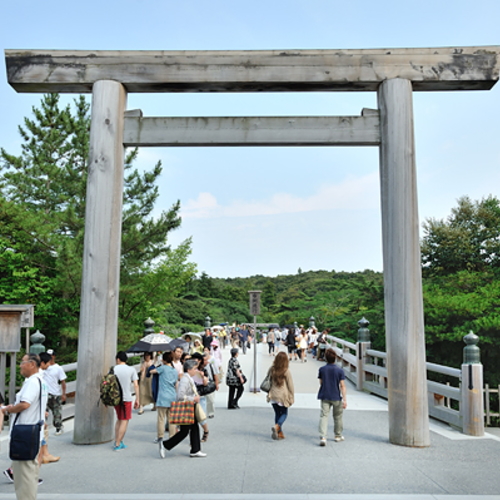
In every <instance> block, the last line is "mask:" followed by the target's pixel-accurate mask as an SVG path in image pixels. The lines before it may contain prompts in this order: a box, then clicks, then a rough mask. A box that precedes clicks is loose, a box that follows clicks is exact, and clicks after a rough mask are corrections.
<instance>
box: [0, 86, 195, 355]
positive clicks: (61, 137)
mask: <svg viewBox="0 0 500 500" xmlns="http://www.w3.org/2000/svg"><path fill="white" fill-rule="evenodd" d="M19 132H20V135H21V138H22V144H21V154H20V155H18V156H16V155H13V154H10V153H8V152H7V151H6V150H5V149H3V148H2V149H0V303H34V304H36V309H35V317H36V318H37V320H36V321H37V323H36V324H37V327H38V328H39V329H40V330H41V331H42V332H43V333H44V334H45V335H46V336H47V337H48V339H47V343H48V345H57V344H58V343H60V344H61V345H62V346H63V347H64V346H66V345H68V347H69V348H71V349H75V343H76V340H77V332H78V315H79V307H80V289H81V274H82V254H83V236H84V229H85V221H84V214H85V192H86V180H87V168H86V165H87V161H88V153H89V151H88V148H89V133H90V116H89V105H88V103H87V102H86V101H85V99H84V97H80V98H79V99H76V100H75V101H74V106H73V108H72V107H71V106H70V105H67V106H65V107H63V108H61V106H60V104H59V96H58V95H57V94H48V95H45V96H44V97H43V99H42V101H41V105H40V107H39V108H36V107H34V108H33V118H26V119H25V120H24V125H23V126H20V127H19ZM136 157H137V150H136V149H133V150H129V151H127V154H126V157H125V183H124V185H125V187H124V199H123V201H124V206H123V221H122V257H121V271H120V279H121V288H120V309H119V313H120V336H119V338H120V341H123V342H127V338H128V337H129V336H131V335H133V334H134V332H137V331H139V332H140V328H141V325H142V322H143V321H144V318H145V317H147V316H149V315H150V314H151V308H152V304H155V306H154V307H155V308H158V307H161V306H160V305H158V304H162V303H164V302H165V301H166V300H168V298H169V297H173V296H175V295H176V294H177V293H178V292H179V290H180V288H181V287H182V286H183V285H184V283H185V282H186V281H188V280H189V279H190V278H191V277H192V276H193V275H194V274H195V273H196V266H195V265H194V264H192V263H189V262H188V261H187V259H188V257H189V255H190V252H191V248H190V244H191V243H190V241H189V240H188V241H186V242H184V243H183V244H182V245H180V246H179V248H177V249H171V248H170V247H169V245H168V243H167V238H168V234H169V232H170V231H172V230H175V229H176V228H178V227H179V226H180V223H181V220H180V217H179V214H178V212H179V208H180V204H179V202H177V203H175V204H174V205H173V206H172V207H171V208H170V209H169V210H167V211H163V212H161V213H160V214H159V215H158V216H156V217H154V216H153V215H152V214H153V209H154V207H155V203H156V201H157V199H158V195H159V193H158V187H157V179H158V177H159V176H160V174H161V171H162V168H161V164H160V163H157V164H156V165H155V166H154V168H153V169H152V170H151V171H146V172H139V171H138V170H137V169H136V168H134V167H133V163H134V160H135V159H136Z"/></svg>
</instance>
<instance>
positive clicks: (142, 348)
mask: <svg viewBox="0 0 500 500" xmlns="http://www.w3.org/2000/svg"><path fill="white" fill-rule="evenodd" d="M170 342H172V339H171V338H170V337H168V336H167V335H164V334H163V333H150V334H149V335H146V336H145V337H143V338H142V339H141V340H139V341H138V342H136V343H135V344H134V345H133V346H132V347H129V348H128V349H127V352H155V351H166V350H168V349H167V347H168V344H169V343H170Z"/></svg>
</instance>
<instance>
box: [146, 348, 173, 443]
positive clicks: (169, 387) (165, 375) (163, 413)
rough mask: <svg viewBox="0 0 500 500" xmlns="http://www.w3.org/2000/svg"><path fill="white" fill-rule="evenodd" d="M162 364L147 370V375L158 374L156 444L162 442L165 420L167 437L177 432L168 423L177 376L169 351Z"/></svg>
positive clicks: (164, 354) (164, 355)
mask: <svg viewBox="0 0 500 500" xmlns="http://www.w3.org/2000/svg"><path fill="white" fill-rule="evenodd" d="M162 361H163V364H162V365H161V366H157V367H156V368H154V367H152V368H150V369H149V373H148V376H149V375H151V374H152V375H154V374H155V373H157V374H158V397H157V399H156V410H157V411H158V417H157V421H156V431H157V439H156V442H161V441H163V436H164V435H165V419H167V420H168V435H169V437H172V436H173V435H174V434H175V433H176V432H177V426H176V425H172V424H171V423H170V407H171V406H172V403H173V402H174V401H176V400H177V393H176V387H177V381H178V379H179V374H178V373H177V370H176V369H175V368H174V365H173V354H172V353H171V352H170V351H167V352H164V353H163V356H162Z"/></svg>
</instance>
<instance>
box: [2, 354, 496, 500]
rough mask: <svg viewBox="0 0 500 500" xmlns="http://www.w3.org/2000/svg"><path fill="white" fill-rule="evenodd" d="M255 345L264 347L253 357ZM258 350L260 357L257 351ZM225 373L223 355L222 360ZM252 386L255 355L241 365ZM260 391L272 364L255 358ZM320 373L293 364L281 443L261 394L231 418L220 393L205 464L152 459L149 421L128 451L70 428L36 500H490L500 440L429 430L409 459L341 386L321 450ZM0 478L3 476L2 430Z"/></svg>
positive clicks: (365, 402) (185, 449) (383, 412)
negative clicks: (337, 414)
mask: <svg viewBox="0 0 500 500" xmlns="http://www.w3.org/2000/svg"><path fill="white" fill-rule="evenodd" d="M263 348H264V346H262V350H263ZM259 350H260V348H259ZM224 354H225V364H226V363H227V357H228V356H229V351H228V350H226V351H225V352H224ZM240 361H241V364H242V366H243V369H244V372H245V373H246V375H247V377H248V379H249V383H250V384H247V385H253V384H252V369H251V366H252V361H253V351H252V350H250V351H249V352H248V353H247V354H246V355H240ZM259 361H260V364H261V367H260V373H259V377H258V380H259V381H260V380H261V379H262V378H263V376H264V373H265V370H266V368H267V366H269V364H270V362H271V361H272V358H270V357H268V356H267V354H265V353H264V352H262V353H260V355H259ZM319 366H321V365H320V363H318V362H317V361H315V360H312V359H310V360H309V361H308V362H307V363H298V362H293V363H292V367H291V369H292V373H293V377H294V382H295V385H296V392H297V394H296V404H295V405H294V406H293V407H292V408H291V409H290V411H289V417H288V420H287V421H286V423H285V426H284V432H285V435H286V439H285V440H283V441H273V440H272V439H271V426H272V425H273V411H272V409H271V407H270V405H269V404H267V403H266V401H265V395H264V394H251V393H249V392H247V391H246V392H245V395H244V397H243V398H242V400H241V401H240V405H241V409H240V410H232V411H229V410H227V409H226V408H225V406H226V402H227V389H226V387H224V388H223V389H222V390H221V391H220V392H219V393H218V394H217V398H216V404H217V408H216V416H215V418H214V419H211V420H209V426H210V438H209V441H208V442H207V443H206V444H203V445H202V449H203V451H205V452H206V453H207V454H208V456H207V457H206V458H190V457H189V444H188V440H186V441H185V442H183V443H181V444H180V445H179V446H178V447H177V448H175V449H174V450H172V451H170V452H166V458H165V459H163V460H162V459H160V457H159V454H158V446H157V445H155V444H154V443H153V439H154V437H155V429H156V413H155V412H152V411H149V409H146V411H145V413H144V414H143V415H141V416H139V415H137V414H136V413H135V414H134V416H133V419H132V421H131V423H130V426H129V430H128V432H127V435H126V437H125V443H126V444H127V446H128V448H127V449H126V450H123V451H120V452H113V451H112V449H111V443H106V444H102V445H94V446H76V445H73V444H72V443H71V439H72V432H71V430H72V421H67V422H66V423H65V433H64V434H63V435H62V436H58V437H55V436H53V431H52V432H51V438H50V443H49V448H50V450H51V452H52V453H53V454H55V455H61V457H62V458H61V461H60V462H59V463H55V464H50V465H44V466H43V467H42V469H41V477H43V479H44V484H43V485H42V486H40V488H39V495H38V498H39V499H40V500H48V499H51V500H52V499H65V500H115V499H121V500H138V499H144V500H177V499H179V500H212V499H214V500H215V499H217V500H230V499H231V500H233V499H234V500H261V499H263V498H266V499H267V498H270V499H271V500H281V499H283V500H284V499H291V500H306V499H307V500H372V499H376V500H384V499H396V498H397V499H399V498H402V499H407V500H430V499H434V500H436V499H439V500H442V499H461V498H467V499H468V500H474V499H476V498H477V499H479V498H481V499H486V498H488V499H491V500H493V499H498V500H500V473H499V459H500V437H498V436H495V435H492V434H488V435H487V436H486V437H485V438H471V437H467V436H464V435H462V434H460V433H458V432H456V431H453V430H452V429H450V428H449V427H448V426H446V425H443V424H439V423H437V422H435V421H432V423H431V430H432V433H431V440H432V445H431V447H429V448H424V449H417V448H406V447H401V446H394V445H391V444H389V442H388V415H387V404H386V402H385V401H383V400H381V399H379V398H377V397H374V396H369V395H367V394H364V393H358V392H357V391H356V390H355V389H354V388H353V387H352V386H350V385H349V387H348V409H347V411H346V413H345V415H344V425H345V430H344V435H345V441H344V442H342V443H334V442H333V441H332V440H331V437H332V430H331V429H330V433H331V434H330V436H329V437H330V440H329V442H328V444H327V446H326V447H324V448H322V447H319V445H318V444H319V441H318V431H317V425H318V415H319V409H318V408H319V405H318V402H317V400H316V395H315V393H316V390H317V379H316V377H317V369H318V368H319ZM1 440H2V441H3V442H2V453H1V454H0V457H1V459H0V467H2V469H4V468H6V467H7V466H8V465H9V460H8V452H7V449H8V443H7V437H6V431H5V430H4V433H3V436H2V439H1ZM3 479H4V476H2V478H0V500H7V499H9V500H10V499H14V498H15V496H14V493H13V485H12V484H10V483H8V482H7V480H6V479H5V480H3Z"/></svg>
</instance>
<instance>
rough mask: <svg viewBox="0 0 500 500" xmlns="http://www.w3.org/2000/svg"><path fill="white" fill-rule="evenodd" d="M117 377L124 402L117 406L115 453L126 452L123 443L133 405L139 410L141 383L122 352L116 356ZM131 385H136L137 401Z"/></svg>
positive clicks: (115, 370)
mask: <svg viewBox="0 0 500 500" xmlns="http://www.w3.org/2000/svg"><path fill="white" fill-rule="evenodd" d="M114 372H115V375H116V377H117V378H118V381H119V382H120V386H121V388H122V394H123V398H122V402H121V403H120V404H119V405H117V406H115V412H116V418H117V420H116V424H115V444H114V447H113V449H114V451H120V450H124V449H125V448H126V446H125V444H124V443H123V438H124V437H125V433H126V432H127V427H128V422H129V420H131V418H132V405H133V406H134V408H135V409H137V408H139V383H138V379H139V377H138V376H137V372H136V371H135V368H133V367H132V366H128V365H127V354H126V353H125V352H124V351H120V352H119V353H118V354H117V355H116V366H115V369H114ZM131 384H133V385H134V391H135V401H134V396H133V395H132V391H131V390H130V388H131Z"/></svg>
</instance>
